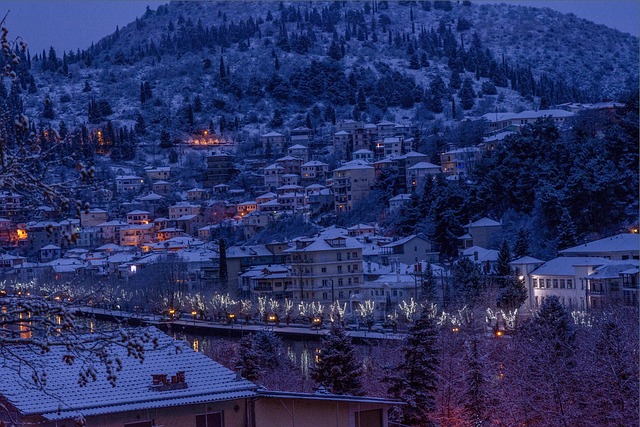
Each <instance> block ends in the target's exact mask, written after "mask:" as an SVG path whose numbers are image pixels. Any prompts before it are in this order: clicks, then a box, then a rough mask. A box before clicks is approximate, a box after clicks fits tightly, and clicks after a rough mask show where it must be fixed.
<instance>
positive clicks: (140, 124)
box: [135, 112, 147, 135]
mask: <svg viewBox="0 0 640 427" xmlns="http://www.w3.org/2000/svg"><path fill="white" fill-rule="evenodd" d="M135 130H136V133H137V134H138V135H144V134H145V133H147V126H146V125H145V123H144V117H142V114H141V113H140V112H138V116H137V117H136V126H135Z"/></svg>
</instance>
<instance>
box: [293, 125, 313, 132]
mask: <svg viewBox="0 0 640 427" xmlns="http://www.w3.org/2000/svg"><path fill="white" fill-rule="evenodd" d="M293 130H304V131H309V130H311V129H309V128H308V127H306V126H298V127H297V128H294V129H293Z"/></svg>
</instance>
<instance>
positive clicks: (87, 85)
mask: <svg viewBox="0 0 640 427" xmlns="http://www.w3.org/2000/svg"><path fill="white" fill-rule="evenodd" d="M82 92H83V93H87V92H91V85H90V84H89V80H85V81H84V87H83V88H82Z"/></svg>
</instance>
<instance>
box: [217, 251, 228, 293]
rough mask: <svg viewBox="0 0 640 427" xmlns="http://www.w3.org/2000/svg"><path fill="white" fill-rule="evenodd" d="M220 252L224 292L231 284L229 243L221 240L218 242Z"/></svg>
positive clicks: (221, 281) (221, 283)
mask: <svg viewBox="0 0 640 427" xmlns="http://www.w3.org/2000/svg"><path fill="white" fill-rule="evenodd" d="M218 251H219V253H220V272H219V276H220V287H221V288H222V290H226V289H227V286H228V282H229V273H228V270H227V268H228V266H227V241H226V240H225V239H220V241H219V242H218Z"/></svg>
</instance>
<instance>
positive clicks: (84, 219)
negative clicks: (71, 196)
mask: <svg viewBox="0 0 640 427" xmlns="http://www.w3.org/2000/svg"><path fill="white" fill-rule="evenodd" d="M108 219H109V212H107V211H105V210H104V209H89V210H88V211H85V210H82V211H80V226H81V227H95V226H96V225H98V224H102V223H103V222H106V221H107V220H108Z"/></svg>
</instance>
